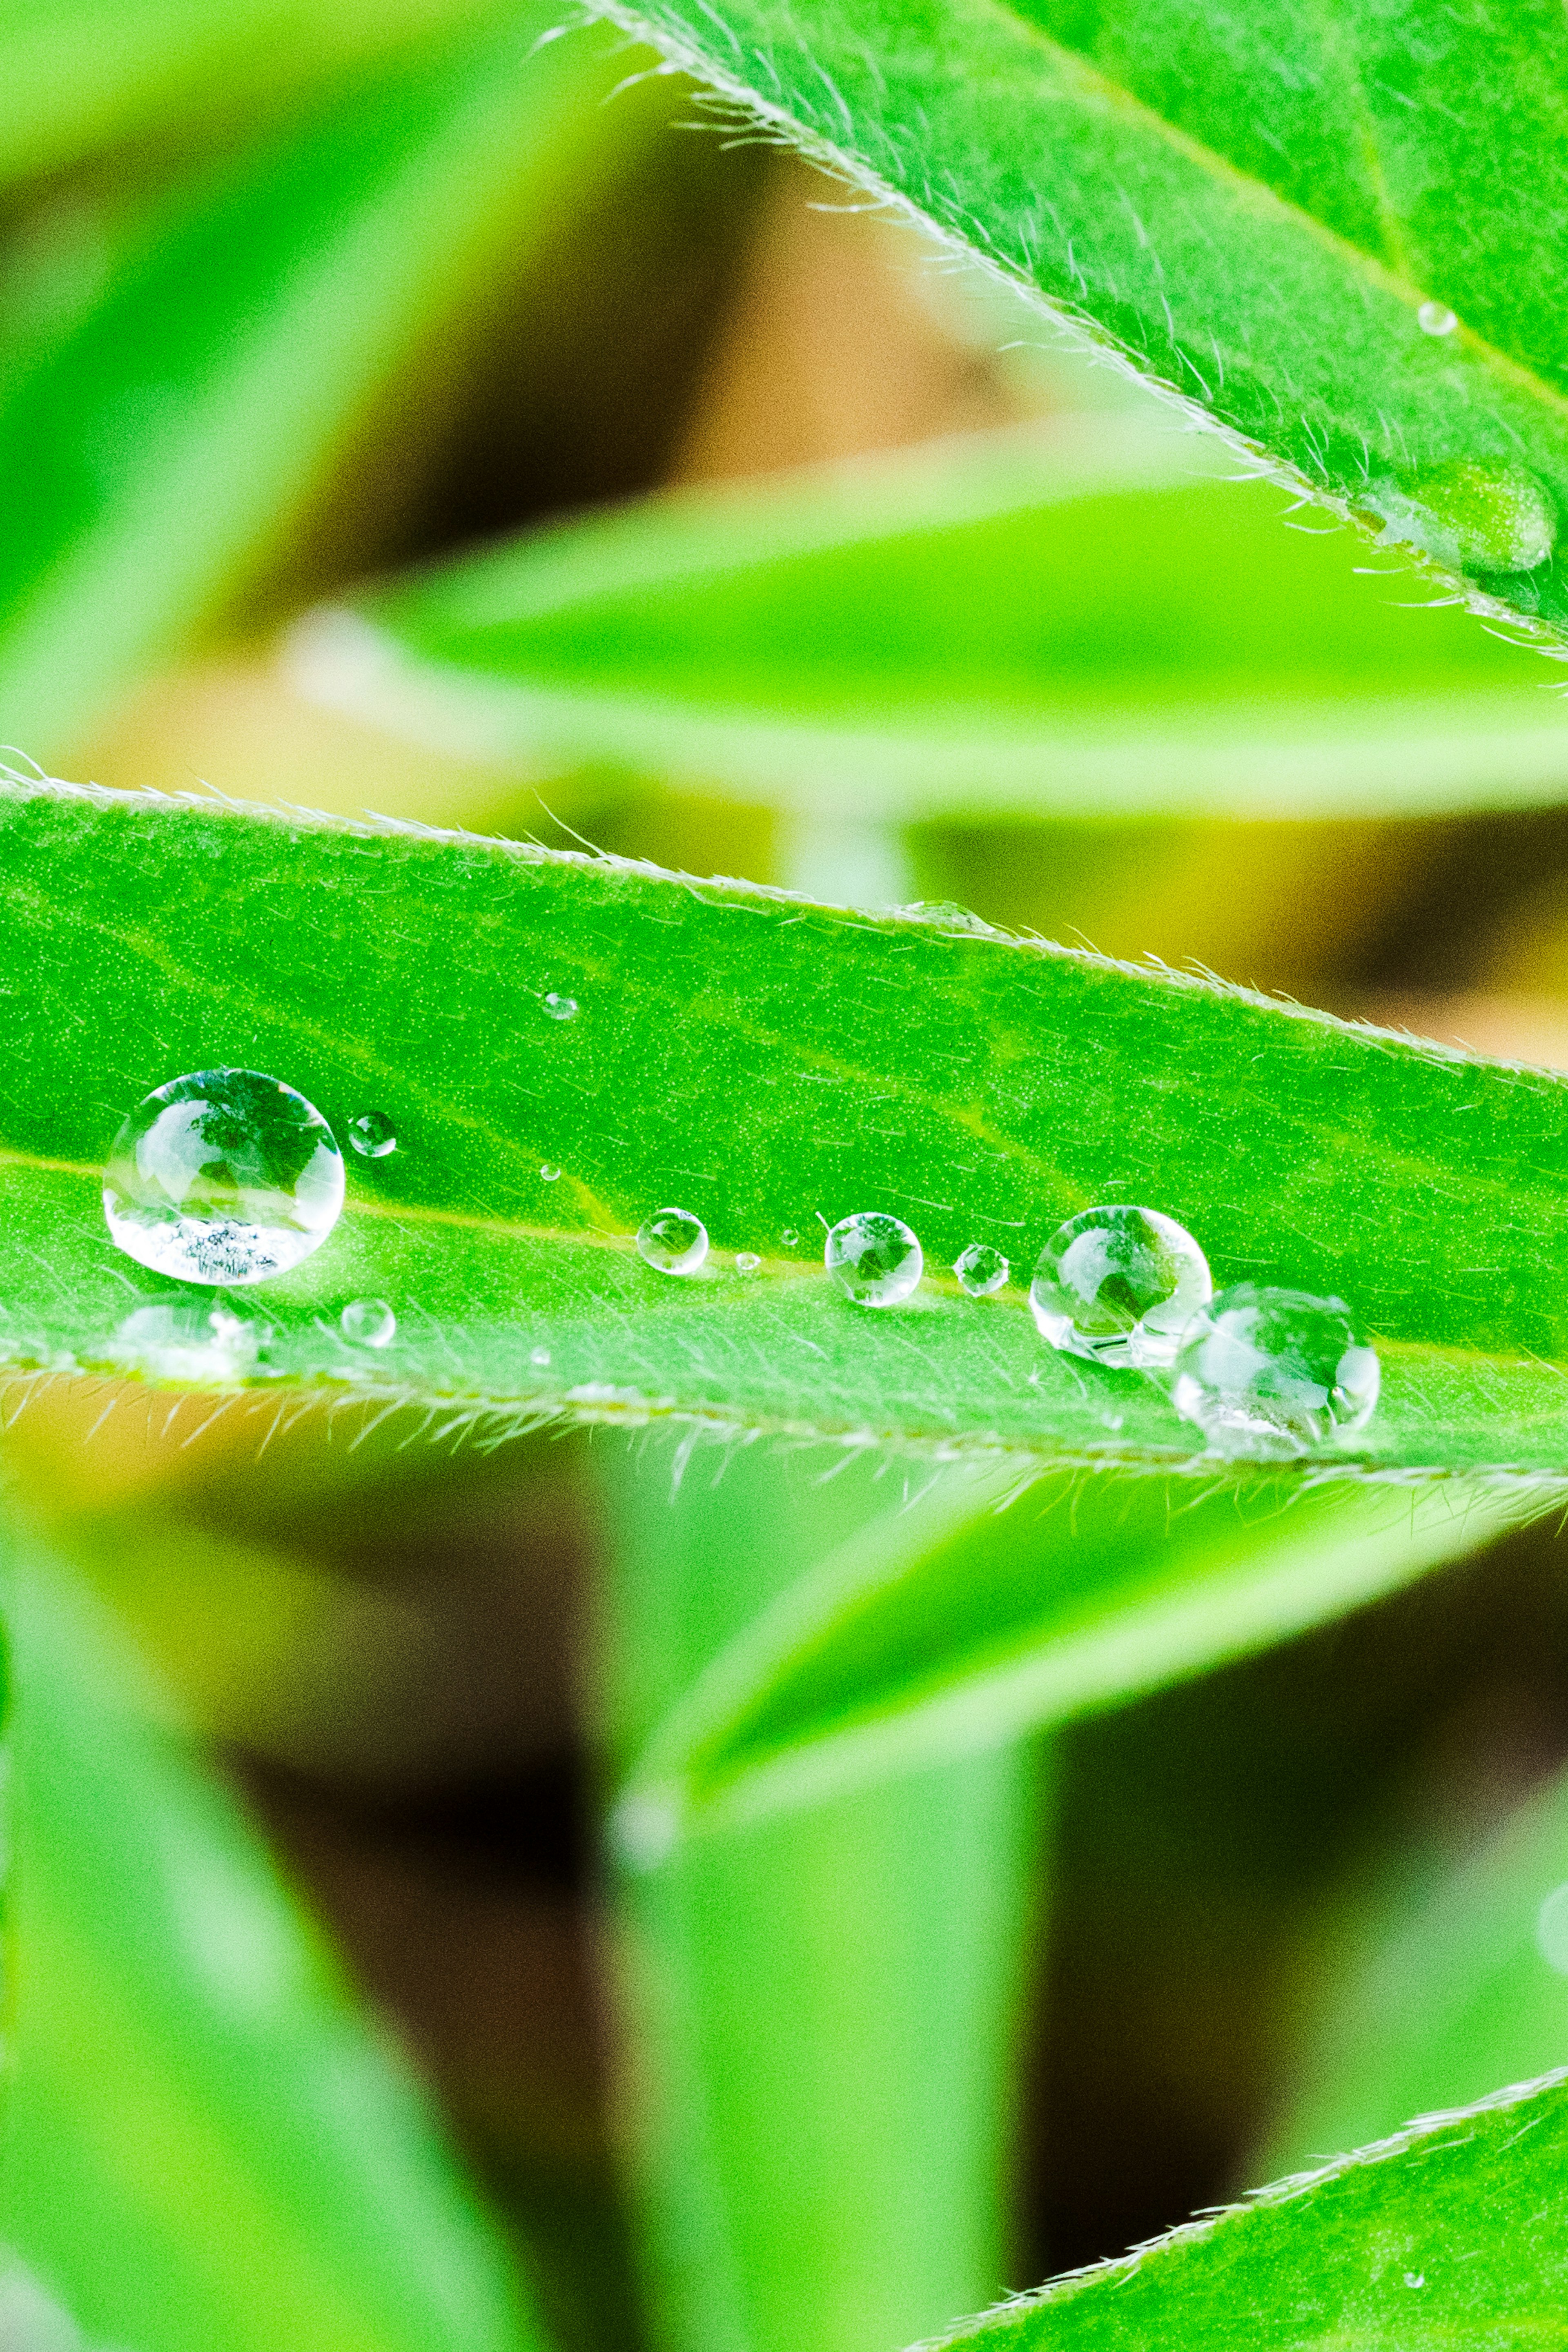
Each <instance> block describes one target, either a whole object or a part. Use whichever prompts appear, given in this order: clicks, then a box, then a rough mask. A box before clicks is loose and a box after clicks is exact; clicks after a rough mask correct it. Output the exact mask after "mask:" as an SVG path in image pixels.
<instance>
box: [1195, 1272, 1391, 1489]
mask: <svg viewBox="0 0 1568 2352" xmlns="http://www.w3.org/2000/svg"><path fill="white" fill-rule="evenodd" d="M1381 1380H1382V1374H1381V1370H1380V1369H1379V1365H1378V1360H1377V1353H1376V1350H1375V1349H1373V1348H1369V1347H1368V1346H1367V1345H1366V1343H1365V1341H1364V1340H1363V1339H1358V1338H1357V1336H1356V1333H1355V1330H1354V1328H1353V1327H1352V1322H1351V1318H1350V1310H1349V1308H1348V1307H1346V1306H1345V1304H1344V1301H1343V1300H1342V1299H1340V1298H1314V1297H1311V1296H1310V1294H1309V1293H1308V1292H1306V1291H1304V1290H1271V1289H1268V1288H1266V1287H1264V1286H1262V1285H1261V1284H1259V1283H1254V1282H1238V1283H1237V1285H1236V1286H1235V1287H1234V1288H1233V1289H1230V1290H1224V1291H1222V1292H1221V1293H1220V1295H1219V1297H1217V1298H1215V1299H1214V1300H1213V1301H1211V1303H1210V1304H1209V1305H1208V1306H1207V1307H1205V1308H1203V1309H1201V1310H1200V1311H1199V1313H1198V1314H1197V1315H1195V1316H1194V1318H1193V1323H1192V1327H1191V1328H1190V1329H1189V1330H1188V1331H1186V1332H1185V1333H1184V1335H1183V1339H1182V1346H1181V1352H1180V1354H1179V1355H1178V1356H1177V1358H1176V1362H1175V1379H1174V1382H1173V1388H1172V1391H1171V1393H1172V1398H1173V1402H1174V1404H1175V1408H1176V1411H1177V1412H1179V1413H1181V1414H1182V1415H1183V1417H1184V1419H1185V1420H1187V1421H1192V1422H1195V1423H1197V1425H1198V1427H1199V1428H1200V1429H1201V1430H1202V1431H1203V1433H1204V1434H1205V1437H1207V1439H1208V1441H1209V1444H1210V1445H1211V1446H1212V1447H1213V1448H1214V1449H1215V1451H1217V1452H1219V1453H1221V1454H1256V1455H1259V1456H1261V1457H1263V1458H1264V1459H1266V1460H1284V1459H1286V1458H1287V1457H1289V1455H1291V1454H1304V1453H1306V1452H1307V1450H1308V1449H1309V1447H1310V1446H1314V1445H1322V1444H1327V1443H1328V1442H1330V1441H1331V1439H1334V1438H1343V1437H1352V1436H1353V1435H1354V1434H1355V1433H1356V1432H1357V1430H1360V1429H1363V1428H1364V1427H1365V1426H1366V1423H1368V1421H1369V1420H1370V1419H1371V1418H1372V1411H1373V1406H1374V1405H1375V1404H1376V1402H1377V1392H1378V1388H1379V1385H1380V1383H1381Z"/></svg>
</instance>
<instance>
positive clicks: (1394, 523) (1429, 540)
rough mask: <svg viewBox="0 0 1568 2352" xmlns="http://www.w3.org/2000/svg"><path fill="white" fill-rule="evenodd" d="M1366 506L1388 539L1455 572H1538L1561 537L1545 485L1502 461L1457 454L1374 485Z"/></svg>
mask: <svg viewBox="0 0 1568 2352" xmlns="http://www.w3.org/2000/svg"><path fill="white" fill-rule="evenodd" d="M1363 503H1364V504H1365V505H1366V506H1368V507H1370V508H1371V509H1372V510H1373V512H1374V513H1375V514H1376V515H1378V516H1379V517H1380V518H1381V520H1382V521H1383V525H1384V530H1383V539H1384V541H1386V542H1388V543H1391V544H1394V545H1404V546H1410V547H1416V548H1419V549H1420V550H1421V551H1423V553H1425V554H1426V555H1429V556H1431V557H1433V558H1434V559H1435V561H1436V562H1439V563H1443V564H1446V565H1447V567H1448V568H1449V570H1451V571H1455V572H1533V571H1534V570H1535V568H1536V566H1537V565H1538V564H1541V563H1544V562H1545V561H1546V559H1547V557H1548V556H1549V555H1550V554H1551V552H1552V548H1553V547H1554V546H1555V544H1556V541H1557V509H1556V507H1555V505H1554V503H1553V501H1552V497H1551V494H1550V493H1549V492H1548V490H1547V489H1546V487H1545V485H1544V484H1543V483H1542V482H1540V481H1538V480H1537V479H1536V477H1535V476H1534V475H1533V474H1531V473H1528V472H1527V471H1526V470H1525V468H1524V467H1522V466H1515V465H1510V463H1509V462H1508V461H1507V460H1506V459H1503V458H1490V457H1484V458H1483V457H1456V458H1453V459H1450V460H1449V461H1448V462H1447V463H1446V464H1444V465H1440V466H1421V467H1412V468H1411V469H1410V470H1409V472H1407V473H1405V474H1402V475H1401V476H1400V477H1399V478H1397V480H1394V481H1382V482H1373V483H1372V484H1370V485H1369V487H1368V488H1367V490H1366V492H1365V493H1364V498H1363Z"/></svg>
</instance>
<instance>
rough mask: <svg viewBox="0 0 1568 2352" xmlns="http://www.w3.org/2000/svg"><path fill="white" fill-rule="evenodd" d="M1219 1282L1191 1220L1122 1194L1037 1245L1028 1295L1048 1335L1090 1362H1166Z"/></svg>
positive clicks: (1144, 1366) (1141, 1366) (1146, 1366)
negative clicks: (1133, 1201) (1186, 1223)
mask: <svg viewBox="0 0 1568 2352" xmlns="http://www.w3.org/2000/svg"><path fill="white" fill-rule="evenodd" d="M1213 1288H1214V1283H1213V1281H1212V1279H1211V1277H1210V1275H1209V1268H1208V1260H1207V1259H1206V1258H1205V1255H1204V1254H1203V1252H1202V1250H1201V1249H1200V1248H1199V1247H1198V1245H1197V1244H1196V1242H1195V1241H1194V1239H1193V1237H1192V1235H1191V1234H1190V1233H1188V1231H1187V1229H1186V1227H1185V1226H1184V1225H1179V1224H1177V1223H1176V1221H1175V1219H1174V1218H1173V1217H1167V1216H1164V1215H1163V1214H1162V1213H1161V1212H1160V1211H1159V1210H1158V1209H1143V1208H1137V1207H1134V1206H1132V1205H1131V1204H1130V1203H1125V1202H1115V1203H1111V1204H1110V1205H1109V1206H1107V1207H1104V1208H1096V1209H1085V1210H1083V1211H1082V1212H1081V1213H1079V1215H1078V1216H1076V1217H1069V1218H1068V1220H1067V1223H1065V1224H1061V1225H1058V1227H1057V1230H1056V1232H1055V1233H1054V1234H1052V1235H1051V1237H1050V1240H1049V1241H1048V1242H1047V1244H1046V1245H1045V1248H1044V1249H1043V1250H1042V1251H1041V1252H1040V1259H1039V1264H1038V1265H1037V1266H1036V1268H1035V1278H1034V1280H1033V1282H1032V1283H1031V1284H1030V1286H1029V1305H1030V1307H1032V1308H1033V1310H1034V1317H1035V1322H1036V1324H1037V1327H1038V1328H1039V1331H1040V1335H1041V1337H1042V1338H1043V1339H1047V1340H1048V1341H1049V1342H1050V1344H1051V1346H1052V1347H1053V1348H1059V1349H1064V1350H1065V1351H1066V1352H1067V1353H1068V1355H1072V1356H1086V1357H1088V1358H1089V1360H1090V1361H1091V1362H1093V1363H1097V1364H1110V1365H1131V1366H1134V1367H1136V1368H1137V1369H1138V1370H1143V1371H1147V1370H1152V1369H1153V1368H1155V1367H1157V1366H1159V1365H1162V1364H1168V1363H1169V1362H1170V1361H1171V1359H1172V1358H1173V1356H1174V1354H1175V1352H1176V1349H1177V1347H1178V1346H1179V1344H1180V1342H1181V1339H1182V1335H1183V1333H1184V1330H1185V1329H1186V1327H1187V1325H1188V1324H1189V1323H1190V1322H1191V1320H1192V1318H1193V1316H1194V1313H1195V1312H1196V1310H1197V1308H1198V1307H1201V1306H1202V1305H1203V1304H1204V1301H1205V1299H1206V1298H1207V1297H1209V1295H1210V1293H1211V1292H1212V1290H1213Z"/></svg>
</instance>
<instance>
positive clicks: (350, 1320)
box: [338, 1298, 397, 1348]
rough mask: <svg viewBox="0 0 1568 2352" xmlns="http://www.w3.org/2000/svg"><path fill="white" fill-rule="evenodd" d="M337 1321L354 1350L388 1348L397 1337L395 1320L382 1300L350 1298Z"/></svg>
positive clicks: (389, 1308)
mask: <svg viewBox="0 0 1568 2352" xmlns="http://www.w3.org/2000/svg"><path fill="white" fill-rule="evenodd" d="M338 1321H339V1323H340V1324H341V1325H342V1334H343V1338H344V1339H352V1340H353V1343H354V1345H355V1347H356V1348H390V1347H391V1345H392V1343H393V1341H394V1339H396V1337H397V1318H396V1316H395V1314H394V1313H393V1311H392V1309H391V1307H389V1306H388V1305H387V1303H386V1301H385V1299H384V1298H351V1299H350V1301H349V1303H348V1305H347V1306H346V1307H344V1308H343V1311H342V1314H341V1315H340V1316H339V1318H338Z"/></svg>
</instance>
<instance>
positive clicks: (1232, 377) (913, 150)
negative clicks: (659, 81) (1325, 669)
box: [605, 0, 1568, 632]
mask: <svg viewBox="0 0 1568 2352" xmlns="http://www.w3.org/2000/svg"><path fill="white" fill-rule="evenodd" d="M605 13H606V14H609V15H611V16H615V17H616V19H617V21H619V22H620V23H622V24H624V25H626V26H632V27H634V28H635V29H636V30H637V31H638V32H639V33H641V34H644V35H646V36H647V37H651V38H652V39H654V40H656V41H658V43H659V45H660V46H661V47H663V48H664V50H665V51H666V53H667V54H668V56H669V57H671V58H676V59H678V60H679V62H680V63H681V64H683V65H685V66H688V67H689V68H690V69H691V70H692V71H694V72H697V73H700V74H701V75H702V76H704V77H705V78H706V79H708V80H709V81H710V83H711V84H712V85H713V86H714V87H715V88H716V89H718V90H719V91H720V92H721V94H722V96H723V98H724V99H725V100H728V101H730V102H731V105H732V106H735V107H738V108H740V109H742V110H744V111H745V112H746V113H747V114H749V115H751V116H753V117H758V116H760V117H761V119H762V120H763V121H764V122H765V123H766V124H767V125H768V126H769V127H770V128H771V129H773V131H782V132H784V134H785V135H787V136H789V137H791V138H793V139H795V140H796V141H797V142H800V143H801V144H802V145H804V146H805V148H806V149H807V150H808V152H811V153H813V154H816V155H817V156H818V157H820V158H821V160H823V161H824V162H825V163H826V164H827V165H828V166H829V168H830V169H832V170H834V171H836V172H837V173H840V174H841V175H842V176H843V177H844V178H846V179H847V180H848V181H849V182H850V183H851V184H853V185H855V186H856V187H858V188H862V189H869V190H872V191H875V192H877V193H879V194H885V195H888V196H890V197H892V198H895V199H897V200H899V201H900V202H901V203H904V204H907V205H912V206H913V207H915V208H916V209H917V210H918V211H919V212H920V213H921V214H922V215H924V216H925V217H926V218H927V219H929V220H930V221H931V222H933V223H934V224H935V225H936V226H937V227H938V228H939V229H940V230H941V231H942V233H943V234H944V235H945V236H949V237H950V238H952V239H954V240H956V241H957V242H959V243H961V244H962V245H963V246H965V247H970V248H972V249H973V250H974V251H976V252H978V253H979V254H981V255H982V256H983V257H984V258H985V259H986V260H987V261H989V262H991V263H992V264H993V265H994V267H995V268H998V269H999V270H1000V271H1002V272H1003V273H1004V275H1005V276H1006V277H1007V278H1011V279H1013V280H1015V281H1016V282H1017V283H1020V284H1022V285H1024V286H1025V287H1026V288H1030V289H1034V290H1035V291H1036V292H1037V294H1039V295H1040V296H1041V297H1043V299H1044V300H1045V301H1046V302H1047V304H1048V305H1049V306H1050V307H1051V308H1052V309H1053V310H1056V311H1058V313H1061V314H1065V315H1067V316H1068V317H1070V318H1072V319H1075V320H1079V321H1082V322H1083V323H1084V324H1085V325H1086V326H1087V327H1088V328H1089V331H1091V332H1092V333H1093V334H1094V335H1095V336H1097V337H1100V338H1103V339H1105V340H1106V341H1109V342H1110V343H1111V344H1113V345H1114V346H1115V347H1116V348H1117V349H1118V350H1120V351H1121V352H1123V353H1124V354H1125V355H1126V356H1127V357H1128V359H1129V360H1130V361H1131V363H1132V365H1133V366H1134V367H1136V368H1137V369H1138V370H1139V372H1140V373H1143V374H1146V375H1147V376H1149V377H1151V378H1152V379H1153V380H1154V381H1155V382H1157V383H1163V384H1165V385H1167V386H1169V387H1170V388H1171V389H1172V390H1173V392H1174V393H1175V394H1178V395H1179V396H1180V397H1182V398H1183V399H1184V400H1185V401H1188V402H1190V403H1192V404H1194V405H1196V406H1197V407H1199V408H1200V409H1202V410H1203V411H1204V412H1205V413H1206V414H1207V415H1210V416H1212V417H1213V418H1214V419H1215V422H1216V423H1218V424H1219V425H1222V426H1223V427H1224V428H1225V429H1226V431H1227V432H1228V433H1230V434H1233V435H1237V436H1242V437H1244V438H1245V439H1246V440H1247V442H1249V443H1250V444H1252V445H1253V446H1256V447H1258V448H1259V449H1261V450H1262V451H1264V452H1265V453H1266V454H1267V455H1268V457H1269V458H1270V459H1271V460H1273V462H1274V463H1275V464H1276V465H1277V466H1278V467H1280V468H1281V469H1283V470H1286V471H1288V472H1289V474H1290V475H1291V476H1292V478H1295V479H1296V480H1297V481H1299V482H1300V483H1301V484H1302V485H1304V486H1305V487H1307V488H1310V489H1311V490H1312V491H1313V492H1314V493H1315V494H1316V495H1318V496H1320V497H1321V498H1323V499H1326V500H1327V501H1328V502H1329V503H1330V504H1331V505H1335V506H1338V507H1339V508H1340V509H1341V510H1342V511H1343V510H1347V509H1356V510H1358V511H1360V512H1362V513H1363V514H1365V515H1367V516H1369V517H1370V518H1372V519H1373V522H1374V524H1375V525H1376V526H1377V527H1379V528H1381V530H1382V531H1383V534H1384V538H1385V539H1387V540H1389V541H1394V542H1397V543H1399V544H1401V545H1404V544H1413V545H1415V546H1416V547H1419V548H1420V549H1422V550H1423V551H1426V554H1427V555H1428V556H1429V557H1430V558H1431V560H1432V561H1433V562H1434V563H1435V564H1436V566H1438V567H1439V568H1440V569H1441V570H1442V571H1443V572H1446V573H1447V575H1449V576H1451V577H1453V578H1455V579H1457V580H1460V581H1462V583H1463V585H1464V588H1465V592H1466V593H1467V594H1468V596H1469V597H1470V598H1471V600H1472V601H1473V602H1475V603H1477V604H1481V605H1483V606H1486V605H1489V606H1490V607H1491V608H1493V609H1496V610H1500V611H1503V612H1510V613H1512V614H1516V615H1519V616H1521V617H1526V618H1531V619H1533V618H1534V617H1535V616H1537V615H1539V616H1540V618H1541V620H1542V622H1544V623H1546V624H1548V625H1550V626H1551V627H1552V629H1553V630H1554V631H1557V632H1561V631H1562V629H1563V625H1564V624H1565V623H1568V570H1565V569H1564V568H1563V565H1562V564H1560V563H1559V562H1558V561H1557V559H1556V558H1555V556H1554V555H1553V554H1552V542H1553V541H1554V539H1555V536H1556V532H1557V530H1558V527H1559V520H1560V517H1561V515H1562V513H1563V510H1564V507H1565V502H1568V373H1565V364H1564V360H1563V339H1562V334H1561V320H1562V317H1563V310H1564V309H1565V308H1568V278H1565V269H1568V265H1565V263H1564V259H1563V240H1562V234H1561V226H1562V225H1561V218H1560V207H1559V203H1558V197H1557V194H1556V189H1557V176H1556V175H1557V172H1558V161H1557V158H1558V148H1559V141H1560V136H1561V132H1560V124H1561V118H1562V109H1563V89H1564V86H1565V82H1568V27H1565V26H1564V24H1563V17H1562V15H1561V12H1560V11H1558V10H1556V9H1554V8H1552V7H1551V6H1549V5H1545V0H1509V5H1505V6H1503V7H1502V8H1501V9H1500V10H1490V11H1489V12H1488V13H1487V14H1486V15H1485V16H1479V15H1475V16H1453V15H1437V14H1435V13H1431V12H1426V13H1424V14H1423V15H1421V16H1419V17H1415V16H1408V15H1396V16H1390V15H1387V14H1386V13H1384V12H1381V11H1379V10H1377V9H1374V8H1371V7H1361V8H1352V9H1350V10H1348V11H1347V10H1330V11H1325V12H1321V13H1320V14H1318V15H1312V14H1310V13H1307V12H1303V11H1296V12H1294V13H1292V14H1291V15H1290V16H1289V17H1284V18H1282V17H1281V16H1279V12H1278V11H1277V10H1273V9H1269V8H1266V7H1263V6H1259V5H1247V0H1226V5H1224V6H1222V7H1218V8H1211V9H1208V10H1205V11H1203V12H1192V13H1189V14H1187V15H1184V16H1183V17H1182V18H1181V19H1180V21H1179V22H1176V23H1173V20H1172V18H1171V16H1169V14H1168V12H1166V11H1164V10H1162V9H1160V8H1157V7H1153V6H1151V5H1147V0H1142V5H1140V0H1105V5H1100V6H1096V7H1091V8H1090V7H1080V6H1076V5H1069V0H867V5H859V6H856V7H853V8H850V7H846V6H844V5H840V0H802V5H798V6H796V7H795V8H793V9H791V10H790V11H789V12H788V13H787V14H785V13H781V12H780V11H779V10H778V9H777V8H775V7H774V6H773V5H770V0H649V5H647V6H638V5H628V4H627V0H621V5H609V6H608V7H606V9H605ZM1427 305H1432V306H1435V307H1433V308H1430V309H1428V308H1426V306H1427ZM1424 311H1425V316H1426V321H1427V325H1426V328H1425V329H1424V327H1423V324H1422V319H1423V313H1424ZM1449 311H1452V312H1453V313H1455V314H1456V318H1455V322H1454V324H1453V326H1452V328H1451V330H1450V331H1447V332H1436V331H1432V330H1433V329H1437V328H1441V327H1444V326H1446V325H1447V313H1448V312H1449Z"/></svg>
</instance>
